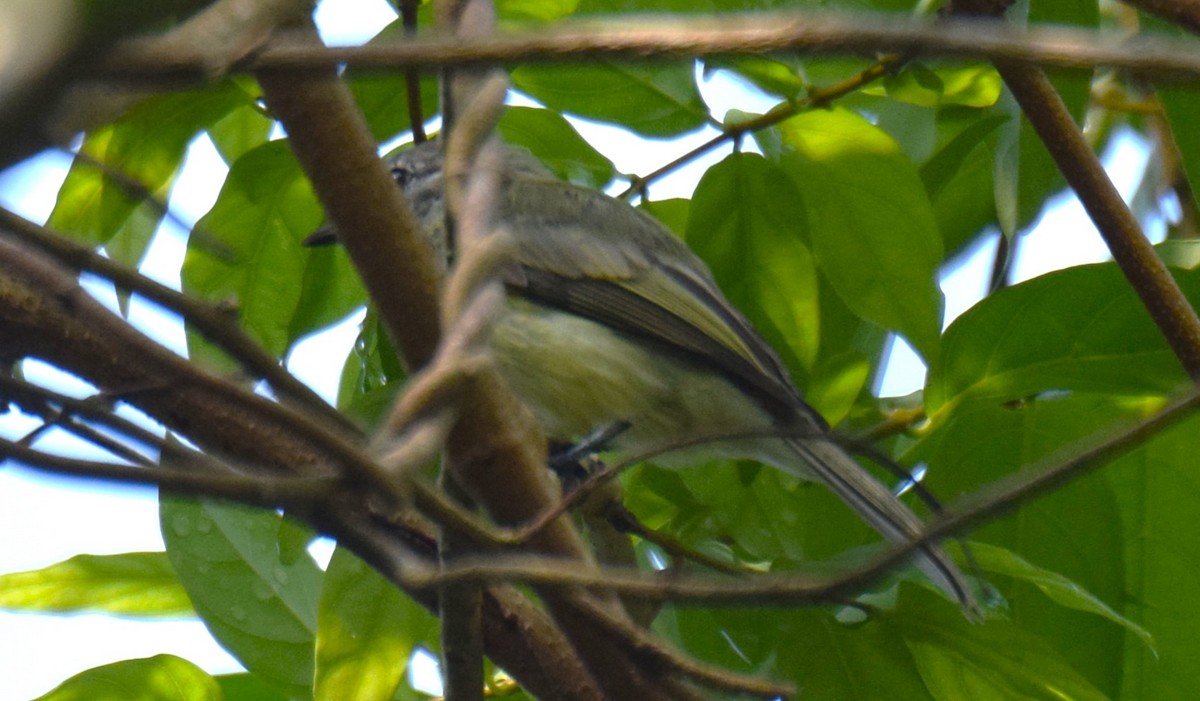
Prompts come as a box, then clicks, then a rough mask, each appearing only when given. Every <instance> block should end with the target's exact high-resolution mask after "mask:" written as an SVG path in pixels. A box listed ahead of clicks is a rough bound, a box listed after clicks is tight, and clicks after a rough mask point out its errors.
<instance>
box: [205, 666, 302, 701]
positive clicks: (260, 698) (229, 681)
mask: <svg viewBox="0 0 1200 701" xmlns="http://www.w3.org/2000/svg"><path fill="white" fill-rule="evenodd" d="M216 680H217V684H219V685H220V686H221V694H222V695H223V697H224V701H289V699H288V697H287V696H286V695H284V694H281V693H279V691H278V690H277V689H275V688H274V687H272V686H271V685H270V684H268V683H267V682H264V681H263V680H262V679H259V678H258V677H256V676H254V675H253V674H250V673H248V672H243V673H241V674H221V675H218V676H217V677H216Z"/></svg>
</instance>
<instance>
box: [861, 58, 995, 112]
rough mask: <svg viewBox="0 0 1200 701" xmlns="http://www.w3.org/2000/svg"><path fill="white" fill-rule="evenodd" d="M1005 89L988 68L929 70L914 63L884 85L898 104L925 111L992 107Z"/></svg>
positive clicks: (956, 67)
mask: <svg viewBox="0 0 1200 701" xmlns="http://www.w3.org/2000/svg"><path fill="white" fill-rule="evenodd" d="M1002 86H1003V83H1002V82H1001V80H1000V75H999V74H998V73H997V72H996V69H995V68H992V67H991V66H989V65H987V64H972V65H968V66H929V65H927V64H925V63H919V62H914V63H909V64H907V65H905V67H904V70H902V71H900V72H899V73H897V74H894V75H890V76H888V77H887V78H886V79H885V80H884V82H883V91H885V92H886V93H887V95H888V96H889V97H891V98H893V99H895V100H902V101H904V102H908V103H911V104H914V105H919V106H921V107H943V106H946V105H963V106H965V107H990V106H992V105H994V104H996V100H998V99H999V98H1000V90H1001V88H1002ZM877 90H878V88H876V89H868V90H867V91H866V92H868V93H872V92H876V91H877Z"/></svg>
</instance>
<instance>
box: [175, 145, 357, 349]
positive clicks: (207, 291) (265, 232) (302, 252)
mask: <svg viewBox="0 0 1200 701" xmlns="http://www.w3.org/2000/svg"><path fill="white" fill-rule="evenodd" d="M322 219H323V214H322V211H321V207H320V205H319V204H318V203H317V200H316V197H315V196H314V194H313V192H312V186H311V185H310V184H309V182H308V179H307V178H306V177H305V176H304V174H303V173H302V172H301V171H300V166H299V164H297V163H296V160H295V158H294V157H293V156H292V153H291V151H289V150H288V148H287V144H286V143H284V142H282V141H273V142H270V143H267V144H264V145H262V146H260V147H258V148H255V149H252V150H251V151H249V152H247V153H246V154H245V155H244V156H243V157H242V158H240V159H238V161H237V162H236V163H234V164H233V167H232V168H231V169H230V171H229V175H228V177H227V178H226V180H225V185H224V186H223V187H222V188H221V193H220V195H219V196H218V198H217V202H216V204H215V205H213V208H212V210H210V211H209V213H208V214H206V215H205V216H204V217H203V218H201V220H200V221H199V222H197V224H196V228H197V229H199V230H202V231H204V232H205V233H206V234H207V239H206V241H205V242H204V245H199V244H192V245H190V246H189V251H188V253H187V257H186V258H185V260H184V265H183V273H182V280H183V286H184V290H185V291H187V292H188V293H190V294H195V295H197V296H200V297H203V298H205V299H209V300H213V301H222V302H230V301H232V302H234V303H236V305H237V310H238V313H239V316H240V319H241V323H242V325H243V326H244V327H245V328H246V330H247V331H249V332H250V333H251V335H253V336H254V337H255V338H257V339H258V340H259V341H260V342H261V343H262V344H263V345H264V346H265V347H266V348H267V350H268V351H270V352H271V353H273V354H275V355H283V353H284V351H285V350H286V349H287V348H288V347H289V346H290V345H291V344H292V343H293V342H295V341H296V340H297V339H298V338H299V337H300V336H302V335H304V334H305V333H308V332H310V331H313V330H315V329H317V328H320V327H322V326H325V325H328V324H330V323H332V322H334V321H336V320H338V319H340V318H342V317H344V316H345V315H346V314H348V313H350V311H352V310H353V309H354V308H356V307H357V306H359V305H361V304H362V302H363V299H364V296H363V295H364V293H363V292H362V288H361V285H360V284H359V282H358V280H357V278H356V276H355V275H354V272H353V270H352V268H351V266H350V264H349V260H348V258H347V257H346V254H345V252H344V251H342V250H340V247H336V246H329V247H323V248H318V249H310V248H305V247H303V246H302V245H301V241H302V239H303V238H304V237H305V236H307V235H308V234H309V233H311V232H312V231H313V230H315V229H316V228H317V227H318V226H319V225H320V224H321V221H322ZM214 241H215V242H216V243H217V244H219V246H214V245H213V242H214ZM189 341H190V346H192V348H193V349H197V348H198V349H201V350H206V349H207V346H205V345H204V344H203V343H202V342H201V341H200V340H199V339H198V338H195V337H193V338H191V339H189Z"/></svg>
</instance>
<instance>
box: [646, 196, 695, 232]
mask: <svg viewBox="0 0 1200 701" xmlns="http://www.w3.org/2000/svg"><path fill="white" fill-rule="evenodd" d="M691 207H692V201H691V200H685V199H682V198H673V199H669V200H650V201H649V202H645V201H643V202H642V203H641V204H640V205H638V208H639V209H644V210H645V211H647V212H649V213H650V215H651V216H653V217H654V218H655V219H657V220H659V221H660V222H662V223H663V226H666V227H667V228H668V229H670V230H671V231H673V232H674V233H675V235H676V236H679V237H680V238H683V237H684V236H685V235H686V234H687V221H688V212H689V210H690V209H691Z"/></svg>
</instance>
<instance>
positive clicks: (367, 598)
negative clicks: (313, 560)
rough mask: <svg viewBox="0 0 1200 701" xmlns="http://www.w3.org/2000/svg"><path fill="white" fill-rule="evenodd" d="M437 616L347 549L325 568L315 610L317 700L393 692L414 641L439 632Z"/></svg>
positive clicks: (347, 700) (366, 698) (365, 699)
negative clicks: (316, 609) (434, 616)
mask: <svg viewBox="0 0 1200 701" xmlns="http://www.w3.org/2000/svg"><path fill="white" fill-rule="evenodd" d="M436 630H437V629H436V619H434V618H433V616H432V615H431V614H430V613H429V612H428V611H426V610H425V609H423V608H421V607H420V606H419V605H418V604H417V603H416V602H414V601H413V600H412V598H411V597H409V596H407V595H405V594H402V593H401V592H400V591H399V590H398V589H396V587H395V586H394V585H393V584H392V583H391V582H389V581H387V580H386V579H384V578H383V577H382V576H381V575H380V574H379V573H378V572H376V571H374V570H372V569H371V568H370V567H368V566H367V565H366V564H364V563H363V562H362V561H361V560H359V559H358V558H357V557H355V556H354V555H352V554H351V553H350V552H349V551H347V550H344V549H342V548H338V549H337V550H336V551H334V554H333V559H332V560H331V561H330V563H329V568H328V570H326V574H325V582H324V587H323V589H322V591H321V605H320V610H319V612H318V615H317V653H316V654H317V658H316V659H317V663H316V664H317V666H316V683H315V685H314V689H313V692H314V698H315V699H317V700H318V701H321V700H322V699H328V700H330V701H335V700H336V701H373V700H375V699H379V700H381V701H383V700H386V699H390V698H392V694H393V693H394V692H395V691H396V687H397V686H398V685H399V684H400V682H401V680H402V679H403V678H404V674H405V667H406V666H407V664H408V660H409V657H410V656H411V655H412V653H413V650H414V648H415V645H416V643H418V642H421V641H422V640H425V639H429V638H436Z"/></svg>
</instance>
